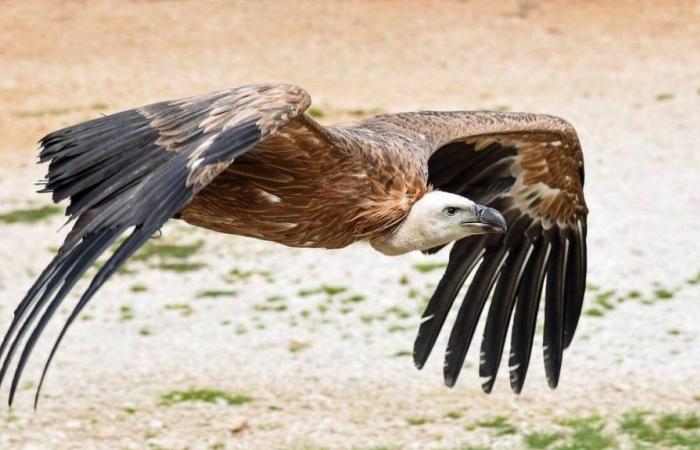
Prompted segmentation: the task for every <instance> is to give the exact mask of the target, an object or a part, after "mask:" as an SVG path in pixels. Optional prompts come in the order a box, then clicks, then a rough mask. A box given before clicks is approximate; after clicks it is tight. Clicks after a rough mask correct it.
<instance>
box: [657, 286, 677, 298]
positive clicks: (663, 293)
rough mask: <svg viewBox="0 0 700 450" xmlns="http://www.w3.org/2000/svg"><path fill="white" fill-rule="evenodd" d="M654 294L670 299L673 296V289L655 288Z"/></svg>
mask: <svg viewBox="0 0 700 450" xmlns="http://www.w3.org/2000/svg"><path fill="white" fill-rule="evenodd" d="M654 295H655V296H656V298H658V299H661V300H668V299H670V298H672V297H673V291H669V290H668V289H663V288H659V289H655V290H654Z"/></svg>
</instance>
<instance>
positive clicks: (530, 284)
mask: <svg viewBox="0 0 700 450" xmlns="http://www.w3.org/2000/svg"><path fill="white" fill-rule="evenodd" d="M310 103H311V100H310V97H309V96H308V94H307V93H306V92H305V91H303V90H302V89H300V88H298V87H295V86H291V85H255V86H244V87H240V88H235V89H230V90H227V91H221V92H215V93H212V94H207V95H202V96H197V97H191V98H187V99H183V100H176V101H168V102H161V103H156V104H153V105H149V106H145V107H142V108H138V109H134V110H129V111H124V112H122V113H118V114H114V115H111V116H106V117H102V118H98V119H95V120H92V121H89V122H85V123H83V124H79V125H75V126H72V127H68V128H65V129H63V130H59V131H56V132H53V133H51V134H49V135H47V136H46V137H45V138H43V139H42V141H41V146H42V150H41V161H42V162H45V161H49V162H50V164H49V172H48V175H47V181H46V188H45V191H46V192H52V193H53V199H54V201H56V202H58V201H61V200H63V199H70V204H69V206H68V208H67V215H68V216H69V217H70V218H71V219H75V225H74V226H73V229H72V230H71V232H70V233H69V235H68V236H67V238H66V240H65V242H64V244H63V246H62V247H61V249H60V250H59V252H58V254H57V255H56V257H55V258H54V259H53V261H52V262H51V263H50V264H49V265H48V267H47V268H46V269H45V270H44V272H43V273H42V274H41V275H40V276H39V278H38V279H37V281H36V282H35V284H34V285H33V286H32V287H31V289H30V290H29V292H28V293H27V295H26V297H25V298H24V299H23V300H22V302H21V303H20V304H19V306H18V307H17V310H16V311H15V317H14V320H13V321H12V323H11V325H10V328H9V330H8V331H7V333H6V335H5V338H4V340H3V342H2V344H0V358H2V366H1V367H0V382H2V379H3V378H4V376H5V374H6V372H7V370H8V369H9V366H10V363H11V361H12V358H13V356H14V354H15V352H16V350H17V349H18V348H19V346H20V344H21V342H22V340H23V338H24V337H27V336H28V338H27V341H26V343H25V346H24V348H23V350H22V352H21V354H20V357H19V361H18V364H17V368H16V370H15V374H14V376H13V379H12V386H11V390H10V402H12V399H13V396H14V393H15V390H16V387H17V383H18V381H19V378H20V376H21V373H22V370H23V368H24V365H25V363H26V361H27V358H28V357H29V354H30V353H31V351H32V349H33V347H34V344H35V343H36V340H37V339H38V338H39V336H40V335H41V333H42V331H43V329H44V327H45V325H46V323H47V322H48V320H49V319H50V318H51V317H52V315H53V314H54V312H55V311H56V309H57V308H58V306H59V305H60V304H61V302H62V301H63V300H64V298H65V297H66V295H67V294H68V292H69V291H70V290H71V289H72V287H73V286H74V284H75V283H76V282H77V280H78V279H79V278H80V277H81V276H82V275H83V274H84V273H85V271H86V270H87V268H88V267H89V266H90V265H91V264H92V263H93V262H94V261H95V260H96V259H97V258H98V257H99V256H100V255H101V254H102V253H104V252H105V251H107V249H108V248H109V246H110V245H111V244H112V243H113V242H115V241H116V239H117V238H118V237H119V236H120V235H122V234H124V233H127V232H128V231H129V230H130V229H131V231H130V234H129V235H128V237H127V238H126V240H125V241H124V242H123V243H121V244H120V246H119V247H118V249H117V250H116V251H115V252H114V253H113V254H112V255H111V257H110V259H109V260H108V262H107V263H106V264H105V265H104V266H103V267H102V268H101V269H100V271H99V272H98V274H97V275H96V276H95V278H94V279H93V281H92V283H91V285H90V286H89V288H88V289H87V290H86V292H85V293H84V294H83V296H82V297H81V299H80V301H79V302H78V303H77V304H76V306H75V308H74V310H73V313H72V314H71V315H70V316H69V318H68V321H67V322H66V325H65V326H64V328H63V331H62V332H61V334H60V336H59V338H58V340H57V342H56V343H55V345H54V348H53V350H52V352H51V355H50V356H49V360H48V361H47V363H46V366H45V369H44V373H43V374H42V379H41V381H42V382H43V378H44V375H45V373H46V369H47V368H48V365H49V364H50V362H51V359H52V358H53V356H54V352H55V350H56V348H57V347H58V344H59V343H60V341H61V339H62V338H63V335H64V333H65V331H66V330H67V328H68V327H69V326H70V324H71V323H72V322H73V320H75V317H76V316H77V315H78V314H79V313H80V311H81V310H82V309H83V308H84V307H85V305H86V304H87V302H88V301H89V300H90V298H91V297H92V296H93V294H94V293H95V292H96V290H97V289H99V287H100V286H101V285H102V284H103V283H104V281H106V279H107V278H109V277H110V276H111V275H112V274H113V273H114V272H115V271H116V270H117V269H118V268H119V267H120V266H121V265H122V264H123V263H124V262H125V261H126V259H127V258H128V257H129V256H130V255H131V254H133V253H134V252H135V251H136V250H137V249H138V248H139V247H140V246H141V245H143V244H144V243H145V242H146V241H147V240H148V239H149V238H150V237H151V236H152V235H153V234H154V233H155V232H156V231H157V230H158V229H159V228H160V227H161V226H162V225H163V223H165V222H166V221H167V220H169V219H170V218H172V217H179V218H182V219H183V220H185V221H186V222H188V223H190V224H193V225H196V226H200V227H204V228H208V229H211V230H215V231H219V232H223V233H231V234H240V235H244V236H250V237H255V238H259V239H265V240H270V241H274V242H279V243H282V244H285V245H289V246H295V247H324V248H340V247H345V246H347V245H349V244H351V243H353V242H355V241H358V240H369V241H370V242H371V243H372V245H373V246H375V248H377V249H379V250H380V251H383V252H385V253H387V254H398V253H403V252H405V251H409V250H413V249H418V250H423V251H426V252H435V251H438V250H439V249H440V248H442V247H443V246H444V245H446V244H447V243H448V242H449V241H450V240H455V239H456V240H457V242H456V244H455V245H454V246H453V247H452V250H451V253H450V260H449V263H448V267H447V269H446V271H445V275H444V276H443V278H442V280H441V281H440V283H439V285H438V287H437V289H436V292H435V294H434V295H433V297H432V299H431V300H430V302H429V304H428V306H427V309H426V312H425V313H424V316H423V321H422V323H421V326H420V330H419V334H418V337H417V339H416V343H415V349H414V360H415V362H416V365H417V366H418V367H419V368H420V367H422V365H423V364H424V363H425V361H426V359H427V357H428V355H429V353H430V351H431V350H432V348H433V345H434V343H435V340H436V338H437V335H438V333H439V332H440V329H441V328H442V325H443V323H444V321H445V318H446V316H447V313H448V312H449V310H450V308H451V306H452V303H453V302H454V299H455V297H456V295H457V293H458V291H459V289H460V287H461V286H462V284H463V283H464V280H465V279H466V278H467V276H468V275H469V274H470V273H472V272H473V271H475V273H474V277H473V280H472V282H471V284H470V287H469V290H468V292H467V295H466V297H465V300H464V302H463V303H462V305H461V307H460V310H459V313H458V317H457V320H456V322H455V325H454V327H453V329H452V333H451V336H450V340H449V344H448V350H447V353H446V360H445V381H446V383H447V384H448V385H452V384H453V383H454V382H455V380H456V379H457V376H458V375H459V371H460V369H461V367H462V364H463V361H464V357H465V355H466V351H467V348H468V347H469V344H470V342H471V339H472V337H473V333H474V330H475V328H476V324H477V321H478V319H479V317H480V315H481V311H482V308H483V307H484V305H485V302H486V299H487V298H488V297H489V295H491V296H492V301H491V306H490V308H489V312H488V315H487V318H486V324H485V330H484V339H483V341H482V348H481V351H482V357H481V363H480V369H479V371H480V375H482V376H483V377H484V378H486V381H485V382H484V385H483V388H484V390H486V391H490V390H491V387H492V386H493V381H494V380H495V376H496V372H497V370H498V367H499V363H500V360H501V355H502V352H503V347H504V341H505V337H506V332H507V328H508V325H509V323H510V318H511V315H512V316H513V328H512V333H511V336H512V338H511V356H510V361H509V365H510V366H511V386H512V388H513V390H514V391H516V392H519V391H520V389H521V388H522V385H523V382H524V378H525V373H526V371H527V366H528V363H529V360H530V353H531V348H532V338H533V335H534V330H535V323H536V316H537V311H538V305H539V300H540V296H541V292H542V290H544V291H545V308H544V309H545V329H544V341H545V353H544V357H545V368H546V371H547V377H548V381H549V384H550V386H552V387H554V386H556V384H557V382H558V379H559V371H560V367H561V356H562V351H563V349H564V348H565V347H566V346H568V345H569V343H570V342H571V339H572V337H573V333H574V331H575V329H576V325H577V323H578V318H579V315H580V312H581V305H582V301H583V293H584V289H585V275H586V215H587V209H586V205H585V201H584V198H583V191H582V189H583V157H582V154H581V148H580V145H579V142H578V138H577V137H576V133H575V131H574V130H573V128H572V127H571V126H570V125H569V124H568V123H567V122H566V121H564V120H562V119H559V118H556V117H552V116H546V115H539V114H523V113H495V112H415V113H402V114H387V115H380V116H375V117H372V118H369V119H367V120H364V121H362V122H359V123H355V124H350V125H339V126H331V127H323V126H321V125H319V124H318V123H316V122H315V121H314V120H313V119H312V118H310V117H309V116H308V115H306V114H304V111H305V110H306V109H307V108H308V106H309V104H310ZM448 193H449V194H448ZM451 202H456V203H455V204H454V205H453V204H452V203H451ZM465 205H467V206H465ZM444 206H446V207H445V208H444V209H443V207H444ZM496 210H498V211H500V213H499V212H497V211H496ZM455 217H456V218H455ZM506 222H507V225H508V229H507V232H505V228H506ZM428 223H429V225H428ZM132 227H133V228H132ZM431 227H432V228H431ZM443 228H444V230H443ZM493 231H500V233H499V234H494V233H492V232H493ZM455 233H457V234H458V235H455ZM448 236H451V238H449V239H448V238H447V237H448ZM545 274H546V282H545V281H544V280H545ZM513 311H514V312H513ZM40 388H41V383H40V384H39V389H38V390H37V399H38V395H39V390H40Z"/></svg>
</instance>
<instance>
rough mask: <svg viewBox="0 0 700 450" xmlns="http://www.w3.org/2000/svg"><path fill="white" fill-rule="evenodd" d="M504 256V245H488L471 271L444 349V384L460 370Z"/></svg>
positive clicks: (450, 380)
mask: <svg viewBox="0 0 700 450" xmlns="http://www.w3.org/2000/svg"><path fill="white" fill-rule="evenodd" d="M504 259H505V249H504V248H503V247H501V246H496V247H494V248H489V249H488V251H487V252H486V254H485V255H484V258H483V260H482V261H481V264H480V265H479V268H478V269H477V271H476V274H475V275H474V279H473V280H472V283H471V285H469V289H468V290H467V295H466V296H465V297H464V301H462V305H461V306H460V308H459V312H458V313H457V319H456V320H455V325H454V327H453V328H452V332H451V333H450V339H449V341H448V344H447V351H446V352H445V367H444V369H443V374H444V377H445V384H446V385H447V386H450V387H452V386H454V384H455V382H456V381H457V377H459V372H460V371H461V370H462V364H463V363H464V358H465V357H466V356H467V350H468V349H469V345H470V344H471V341H472V337H473V336H474V331H475V330H476V324H477V323H478V321H479V316H480V315H481V310H482V309H483V308H484V303H486V298H487V297H488V295H489V293H490V292H491V288H492V287H493V283H494V282H495V281H496V277H497V276H498V272H499V269H500V268H501V264H502V263H503V260H504Z"/></svg>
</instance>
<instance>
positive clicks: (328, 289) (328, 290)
mask: <svg viewBox="0 0 700 450" xmlns="http://www.w3.org/2000/svg"><path fill="white" fill-rule="evenodd" d="M321 290H322V291H323V292H324V293H325V294H327V295H331V296H333V295H336V294H340V293H341V292H345V291H347V290H348V288H346V287H344V286H330V285H327V284H324V285H323V286H321Z"/></svg>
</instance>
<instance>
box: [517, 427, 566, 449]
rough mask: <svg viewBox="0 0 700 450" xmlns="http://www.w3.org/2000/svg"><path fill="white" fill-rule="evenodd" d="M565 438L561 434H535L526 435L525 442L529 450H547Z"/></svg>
mask: <svg viewBox="0 0 700 450" xmlns="http://www.w3.org/2000/svg"><path fill="white" fill-rule="evenodd" d="M563 437H564V436H563V435H562V434H561V433H559V432H556V431H555V432H551V433H549V432H534V433H529V434H526V435H525V436H524V437H523V442H524V443H525V446H526V447H527V448H533V449H545V448H549V447H550V446H551V445H552V444H554V443H555V442H557V441H559V440H561V439H562V438H563Z"/></svg>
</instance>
